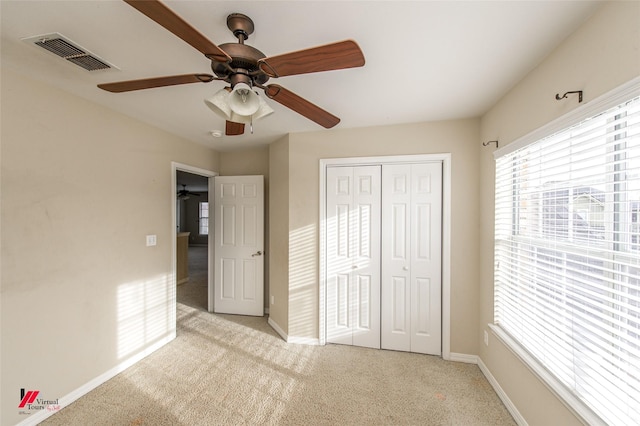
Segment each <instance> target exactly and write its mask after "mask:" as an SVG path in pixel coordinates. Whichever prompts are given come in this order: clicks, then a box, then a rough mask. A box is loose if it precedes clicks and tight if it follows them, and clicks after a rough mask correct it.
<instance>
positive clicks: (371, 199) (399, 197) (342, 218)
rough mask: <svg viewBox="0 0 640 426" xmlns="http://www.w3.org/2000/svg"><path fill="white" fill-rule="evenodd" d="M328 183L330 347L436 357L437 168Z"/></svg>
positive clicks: (338, 177)
mask: <svg viewBox="0 0 640 426" xmlns="http://www.w3.org/2000/svg"><path fill="white" fill-rule="evenodd" d="M326 176H327V184H326V188H327V200H326V201H327V202H326V206H327V212H326V219H327V224H326V230H327V236H326V241H327V251H326V253H327V274H326V277H327V287H326V288H327V299H326V303H327V306H326V331H327V334H326V336H327V342H330V343H341V344H348V345H355V346H366V347H372V348H382V349H395V350H402V351H410V352H420V353H428V354H434V355H439V354H441V348H442V344H441V282H442V278H441V240H442V237H441V224H442V213H441V212H442V165H441V163H439V162H433V163H416V164H383V165H377V166H348V167H346V166H339V167H328V168H327V173H326Z"/></svg>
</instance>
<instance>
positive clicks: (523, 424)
mask: <svg viewBox="0 0 640 426" xmlns="http://www.w3.org/2000/svg"><path fill="white" fill-rule="evenodd" d="M478 367H480V371H482V374H484V376H485V377H486V378H487V380H488V381H489V383H491V386H492V387H493V390H495V391H496V393H497V394H498V397H499V398H500V400H501V401H502V403H503V404H504V405H505V407H507V411H509V413H510V414H511V416H512V417H513V420H515V422H516V423H517V424H518V425H519V426H528V423H527V421H526V420H525V419H524V417H522V414H520V411H518V409H517V408H516V406H515V405H514V404H513V402H511V399H509V396H508V395H507V393H506V392H505V391H504V390H503V389H502V387H501V386H500V384H499V383H498V381H497V380H496V378H495V377H493V374H491V371H489V368H487V366H486V365H485V363H484V362H482V359H481V358H479V357H478Z"/></svg>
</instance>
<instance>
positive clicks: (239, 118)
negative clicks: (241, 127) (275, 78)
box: [228, 95, 273, 124]
mask: <svg viewBox="0 0 640 426" xmlns="http://www.w3.org/2000/svg"><path fill="white" fill-rule="evenodd" d="M256 97H257V99H258V104H259V105H258V110H257V111H256V112H255V113H254V114H253V115H249V116H246V115H240V114H236V113H235V112H233V111H231V115H230V117H229V118H228V120H229V121H233V122H234V123H243V124H249V123H251V122H252V121H256V120H258V119H259V118H264V117H266V116H268V115H271V114H273V108H271V107H270V106H269V105H268V104H267V103H266V102H265V101H264V99H262V98H261V97H260V96H257V95H256Z"/></svg>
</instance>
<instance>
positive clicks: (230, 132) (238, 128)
mask: <svg viewBox="0 0 640 426" xmlns="http://www.w3.org/2000/svg"><path fill="white" fill-rule="evenodd" d="M243 133H244V124H243V123H235V122H233V121H227V126H226V128H225V135H227V136H238V135H241V134H243Z"/></svg>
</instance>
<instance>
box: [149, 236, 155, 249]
mask: <svg viewBox="0 0 640 426" xmlns="http://www.w3.org/2000/svg"><path fill="white" fill-rule="evenodd" d="M155 245H156V236H155V235H147V247H150V246H155Z"/></svg>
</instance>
